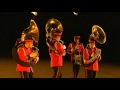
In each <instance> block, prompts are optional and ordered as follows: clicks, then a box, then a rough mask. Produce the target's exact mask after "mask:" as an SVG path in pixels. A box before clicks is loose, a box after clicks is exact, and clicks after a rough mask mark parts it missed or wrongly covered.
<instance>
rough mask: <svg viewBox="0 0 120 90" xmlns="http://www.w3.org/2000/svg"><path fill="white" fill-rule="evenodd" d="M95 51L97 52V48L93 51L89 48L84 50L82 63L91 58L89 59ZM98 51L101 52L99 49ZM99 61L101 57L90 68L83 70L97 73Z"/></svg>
mask: <svg viewBox="0 0 120 90" xmlns="http://www.w3.org/2000/svg"><path fill="white" fill-rule="evenodd" d="M97 50H98V48H94V49H93V50H92V49H91V48H86V49H84V52H83V57H84V62H87V61H89V59H90V58H91V57H90V56H91V54H92V53H93V52H96V51H97ZM99 50H101V49H99ZM100 60H101V56H100V57H99V58H98V60H96V61H95V62H94V63H93V64H92V65H91V66H88V67H84V69H85V70H93V71H98V70H99V66H98V61H100Z"/></svg>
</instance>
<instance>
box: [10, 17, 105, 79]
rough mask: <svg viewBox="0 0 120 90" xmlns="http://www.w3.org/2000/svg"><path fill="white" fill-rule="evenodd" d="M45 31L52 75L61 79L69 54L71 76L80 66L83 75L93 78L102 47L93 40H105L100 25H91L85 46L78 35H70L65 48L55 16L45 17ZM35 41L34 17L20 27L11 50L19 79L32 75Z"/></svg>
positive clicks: (36, 59)
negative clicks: (90, 32)
mask: <svg viewBox="0 0 120 90" xmlns="http://www.w3.org/2000/svg"><path fill="white" fill-rule="evenodd" d="M45 30H46V45H47V46H48V53H49V55H50V67H51V68H52V69H53V72H54V73H53V76H52V77H51V78H62V69H61V68H62V66H63V62H64V60H63V57H64V56H65V55H67V54H68V55H70V57H71V64H72V71H73V78H77V77H78V74H79V71H80V68H81V67H83V68H84V70H85V78H96V74H97V72H98V70H99V63H98V62H99V61H100V60H101V58H102V57H101V49H99V48H97V47H96V43H99V44H104V43H105V42H106V35H105V33H104V31H103V29H102V28H101V27H100V26H98V25H94V26H93V27H92V34H91V35H90V37H89V39H88V44H87V46H86V47H85V46H84V45H83V43H82V42H80V38H81V37H80V36H79V35H76V36H73V42H70V43H69V45H68V47H66V46H65V45H64V41H62V40H61V36H62V33H63V26H62V24H61V23H60V21H59V20H57V19H55V18H51V19H49V20H48V22H47V24H46V26H45ZM38 42H39V29H38V27H37V24H36V22H35V20H34V19H31V20H30V25H29V27H28V28H26V29H25V30H23V32H22V35H21V37H20V38H18V39H17V40H16V43H15V45H14V47H13V49H12V55H13V58H14V60H16V62H17V65H16V71H17V72H19V73H20V76H21V78H34V70H33V66H34V65H35V64H36V63H37V62H38V61H39V49H38Z"/></svg>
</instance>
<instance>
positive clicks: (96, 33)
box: [82, 25, 106, 67]
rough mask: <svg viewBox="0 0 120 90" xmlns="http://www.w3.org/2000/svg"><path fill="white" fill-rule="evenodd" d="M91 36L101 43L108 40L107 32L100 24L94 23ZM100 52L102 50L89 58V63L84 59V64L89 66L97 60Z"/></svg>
mask: <svg viewBox="0 0 120 90" xmlns="http://www.w3.org/2000/svg"><path fill="white" fill-rule="evenodd" d="M90 38H94V40H95V41H97V42H98V43H99V44H104V43H105V42H106V34H105V32H104V30H103V29H102V28H101V27H100V26H98V25H93V27H92V34H91V35H90V37H89V39H90ZM100 54H101V50H99V51H98V53H97V54H95V56H94V57H93V58H91V59H90V60H89V63H88V64H85V63H84V61H83V60H82V66H85V67H87V66H90V65H92V64H93V63H94V62H95V61H96V60H97V57H99V56H100Z"/></svg>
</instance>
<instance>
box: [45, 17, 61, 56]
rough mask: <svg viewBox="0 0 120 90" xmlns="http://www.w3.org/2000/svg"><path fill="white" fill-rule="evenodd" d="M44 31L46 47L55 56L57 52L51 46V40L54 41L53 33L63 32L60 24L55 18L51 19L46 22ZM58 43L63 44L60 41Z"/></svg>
mask: <svg viewBox="0 0 120 90" xmlns="http://www.w3.org/2000/svg"><path fill="white" fill-rule="evenodd" d="M45 30H46V44H47V46H48V47H49V48H50V49H51V50H52V51H54V52H55V53H56V54H58V51H57V50H56V49H55V48H54V47H53V46H52V45H51V44H52V42H51V41H52V40H53V39H54V38H53V37H54V32H60V33H62V32H63V26H62V24H61V22H60V21H59V20H57V19H55V18H51V19H49V20H48V21H47V23H46V26H45ZM59 42H60V43H62V44H63V41H62V40H60V41H59Z"/></svg>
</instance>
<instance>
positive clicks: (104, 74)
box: [0, 58, 120, 78]
mask: <svg viewBox="0 0 120 90" xmlns="http://www.w3.org/2000/svg"><path fill="white" fill-rule="evenodd" d="M71 68H72V67H71V63H70V61H68V60H64V64H63V68H62V72H63V78H73V77H72V69H71ZM99 68H100V70H99V72H98V74H97V77H96V78H120V72H119V70H120V66H119V64H115V63H107V62H100V63H99ZM15 69H16V62H15V61H14V60H12V59H11V58H1V59H0V78H19V77H20V75H19V73H18V72H16V70H15ZM52 75H53V71H52V69H51V68H50V62H49V59H48V60H47V59H46V60H43V59H42V60H39V62H38V63H37V64H36V65H35V66H34V78H51V77H52ZM84 77H85V76H84V69H83V68H82V67H81V70H80V73H79V75H78V78H84Z"/></svg>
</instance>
